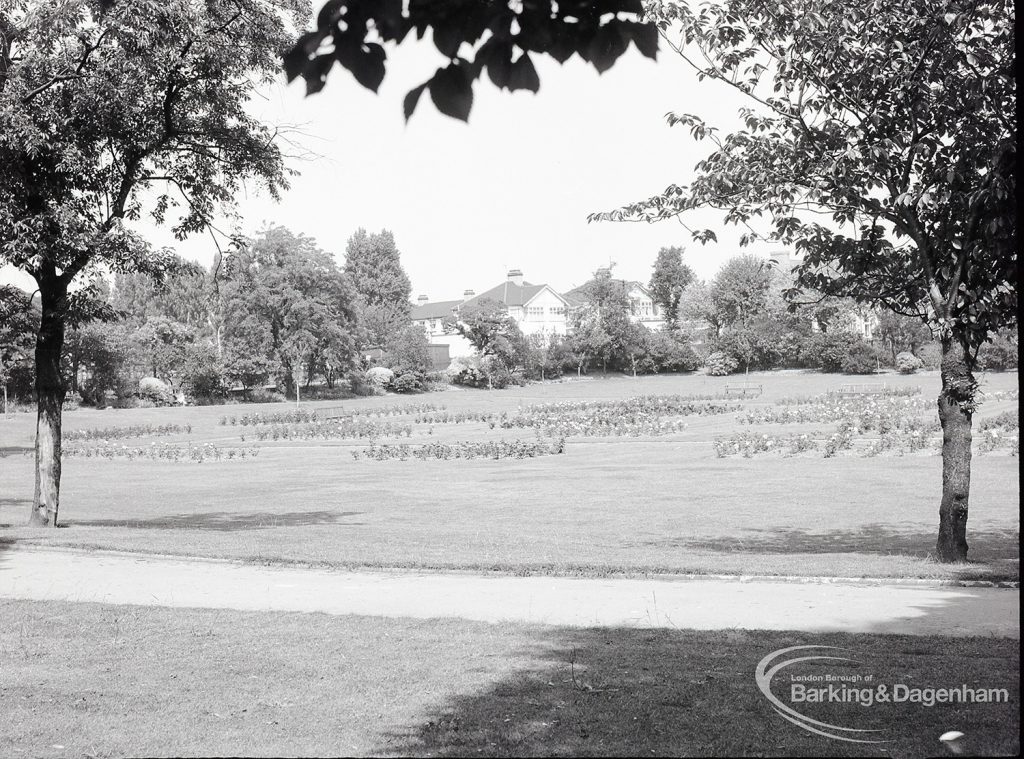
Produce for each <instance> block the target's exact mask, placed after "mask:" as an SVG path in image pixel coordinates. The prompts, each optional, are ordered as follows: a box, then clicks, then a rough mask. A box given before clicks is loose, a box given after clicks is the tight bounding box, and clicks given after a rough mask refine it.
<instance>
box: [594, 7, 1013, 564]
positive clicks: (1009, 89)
mask: <svg viewBox="0 0 1024 759" xmlns="http://www.w3.org/2000/svg"><path fill="white" fill-rule="evenodd" d="M647 11H648V17H649V18H650V19H651V20H652V21H654V22H655V23H657V24H658V27H659V30H660V32H661V35H662V37H663V38H664V39H666V40H667V41H669V44H670V45H671V46H672V48H673V49H675V50H676V52H677V53H678V54H679V55H680V56H681V57H682V58H683V60H684V61H686V62H688V63H689V64H690V65H691V66H693V68H694V69H696V71H697V72H698V74H699V76H700V77H701V78H702V79H707V80H713V81H716V82H718V83H720V84H721V85H722V86H726V87H731V88H733V89H735V90H737V91H739V92H740V93H742V94H743V95H745V96H746V97H748V98H749V102H750V103H751V106H750V107H748V108H744V109H743V110H742V111H741V115H742V117H743V120H744V128H743V129H741V130H739V131H737V132H734V133H733V134H730V135H727V136H724V137H723V136H719V135H718V134H717V133H716V130H715V129H714V128H711V127H709V126H707V125H706V124H705V123H704V122H703V121H702V120H701V119H700V118H699V117H697V116H694V115H689V114H686V115H675V114H670V115H669V117H668V120H669V123H670V124H681V125H684V126H686V127H688V128H689V130H690V132H691V134H692V135H693V136H694V137H696V138H698V139H705V138H706V139H708V140H710V141H712V142H713V143H714V149H713V152H712V153H711V154H710V155H709V156H708V157H707V158H706V159H705V160H703V161H701V162H700V163H699V164H698V166H697V171H696V175H695V177H694V178H693V179H692V180H691V181H690V183H689V184H688V185H686V186H678V185H673V186H670V187H669V188H667V189H666V190H665V192H663V193H661V194H660V195H657V196H655V197H652V198H650V199H649V200H646V201H642V202H639V203H635V204H632V205H630V206H627V207H625V208H622V209H619V210H617V211H613V212H610V213H603V214H594V215H592V217H591V218H592V219H615V220H637V221H639V220H644V221H650V220H655V219H665V218H672V217H679V216H680V215H681V214H685V213H686V212H687V211H690V210H692V209H696V208H702V207H703V208H716V209H721V210H723V211H724V212H725V217H724V219H725V221H726V222H727V223H735V224H743V225H748V226H749V227H751V228H752V229H753V231H751V232H747V233H744V235H743V237H742V238H741V242H742V243H749V242H751V241H753V240H755V239H758V238H759V237H762V238H768V237H770V238H772V239H774V240H775V241H778V242H782V243H785V244H789V245H794V246H795V247H796V249H797V250H798V251H800V252H803V254H804V256H803V260H802V262H801V264H800V266H799V267H798V276H799V282H798V284H799V285H800V286H803V287H809V288H814V289H817V290H818V291H820V292H822V293H824V294H829V295H838V296H848V297H852V298H855V299H857V300H858V301H862V302H865V303H869V304H872V305H875V306H881V307H887V308H890V309H891V310H893V311H895V312H897V313H901V314H906V315H911V316H916V317H918V318H920V319H922V320H923V321H927V322H928V323H929V324H930V325H931V326H932V327H933V329H934V330H935V331H936V332H937V334H938V335H939V337H940V341H941V346H942V364H941V376H942V389H941V391H940V393H939V397H938V410H939V419H940V421H941V424H942V431H943V445H942V462H943V473H942V500H941V502H940V505H939V531H938V538H937V540H936V551H937V554H938V557H939V559H940V560H942V561H959V560H964V559H966V556H967V550H968V544H967V516H968V503H969V494H970V472H971V423H972V415H973V413H974V410H975V406H976V392H977V382H976V380H975V378H974V371H975V369H976V367H977V354H978V351H979V349H980V348H981V346H982V345H983V344H984V343H985V341H986V340H988V339H989V338H990V337H991V335H992V334H993V333H995V332H996V331H997V330H998V329H1000V328H1001V327H1004V326H1006V325H1008V324H1010V323H1011V322H1012V321H1013V319H1014V317H1015V314H1016V310H1017V292H1016V286H1015V282H1016V275H1017V249H1016V211H1017V195H1016V176H1015V170H1016V162H1017V147H1016V122H1015V118H1014V112H1015V105H1016V100H1015V90H1014V87H1015V79H1014V73H1013V62H1014V40H1015V28H1014V10H1013V5H1012V4H1011V3H1009V2H1007V1H1006V0H996V1H994V2H992V1H985V0H982V1H981V2H973V0H972V2H966V1H965V0H954V1H953V2H947V1H945V0H943V1H941V2H940V0H923V1H922V2H917V3H903V2H900V1H899V0H869V1H868V2H866V3H865V2H853V1H852V0H833V1H832V2H827V3H825V4H823V5H819V6H815V7H814V8H809V7H807V6H806V5H805V4H803V3H799V2H796V0H770V1H769V0H721V2H719V3H718V4H716V5H702V6H700V8H699V9H695V8H694V7H692V6H690V5H686V4H675V3H670V2H652V3H650V4H649V5H648V6H647ZM676 40H678V42H677V41H676ZM821 214H824V215H825V216H828V217H831V222H832V223H831V224H830V225H829V226H826V225H825V224H824V223H823V222H822V219H821ZM762 219H763V220H764V222H761V221H759V220H762ZM762 223H763V224H765V226H760V227H756V228H755V227H754V225H755V224H762ZM694 237H695V239H698V240H702V241H707V240H709V239H713V238H714V232H713V231H712V230H695V231H694Z"/></svg>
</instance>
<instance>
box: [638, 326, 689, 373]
mask: <svg viewBox="0 0 1024 759" xmlns="http://www.w3.org/2000/svg"><path fill="white" fill-rule="evenodd" d="M650 354H651V355H650V358H651V362H652V363H653V364H654V371H662V372H692V371H695V370H696V369H697V367H699V366H700V363H701V361H700V358H699V357H698V356H697V352H696V351H695V350H694V349H693V346H691V345H690V344H689V343H686V342H683V341H681V340H677V339H676V338H675V337H673V336H672V335H671V334H669V333H668V332H653V333H652V334H651V337H650Z"/></svg>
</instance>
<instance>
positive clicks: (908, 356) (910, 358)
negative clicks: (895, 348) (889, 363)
mask: <svg viewBox="0 0 1024 759" xmlns="http://www.w3.org/2000/svg"><path fill="white" fill-rule="evenodd" d="M923 366H924V362H923V361H922V360H921V359H919V358H918V357H917V356H915V355H914V354H913V353H910V352H909V351H904V352H903V353H898V354H897V355H896V371H898V372H899V373H900V374H913V373H914V372H916V371H917V370H918V369H920V368H921V367H923Z"/></svg>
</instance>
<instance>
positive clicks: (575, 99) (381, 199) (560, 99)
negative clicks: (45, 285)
mask: <svg viewBox="0 0 1024 759" xmlns="http://www.w3.org/2000/svg"><path fill="white" fill-rule="evenodd" d="M443 63H444V59H443V58H442V56H441V55H440V54H439V53H438V52H437V51H436V50H435V49H434V48H433V45H432V44H431V43H430V42H429V40H423V41H416V40H413V39H412V38H411V37H410V38H409V40H408V41H407V42H406V43H404V44H403V45H402V46H400V47H398V48H393V49H391V50H390V51H389V65H388V75H387V77H386V79H385V82H384V84H383V85H382V86H381V88H380V92H379V94H376V95H375V94H374V93H372V92H370V91H368V90H365V89H363V88H362V87H361V86H359V85H358V84H357V83H356V82H355V80H354V79H353V78H352V77H351V75H350V74H349V73H348V72H347V71H345V70H343V69H341V68H340V67H337V66H336V67H335V68H334V69H333V71H332V75H331V76H330V77H329V79H328V82H327V87H326V88H325V89H324V90H323V91H322V92H321V93H319V94H317V95H314V96H311V97H306V96H305V94H304V86H303V83H302V82H301V81H299V82H295V83H293V84H291V85H287V84H285V83H284V81H283V77H282V81H281V82H280V83H278V84H275V85H274V86H272V87H271V88H269V89H268V90H266V91H265V92H263V93H261V97H260V98H257V99H256V100H254V102H253V104H252V111H253V113H254V114H256V115H257V116H259V117H260V118H261V119H263V120H265V121H267V122H269V123H273V124H276V125H280V126H283V127H288V128H289V140H290V142H291V144H289V145H285V148H286V152H288V153H289V154H290V155H293V156H294V157H293V158H290V159H289V161H288V165H289V166H290V167H291V168H293V169H295V170H297V171H298V172H299V175H298V176H295V177H293V178H292V180H291V188H290V189H289V190H288V191H287V192H286V193H285V194H284V196H283V197H282V199H281V202H280V203H275V202H274V201H273V200H272V199H271V198H270V197H269V196H267V195H266V194H265V193H262V192H260V191H259V189H258V188H256V187H252V188H249V189H248V191H247V193H246V194H245V195H244V196H242V197H239V198H238V199H237V200H238V211H239V213H240V218H241V221H240V225H239V231H241V232H242V233H243V234H247V235H252V234H254V233H255V232H256V231H258V230H259V229H260V228H261V227H262V226H263V225H264V224H268V223H272V224H280V225H283V226H286V227H289V228H290V229H292V230H294V231H296V232H301V233H304V234H306V235H309V236H311V237H314V238H315V239H316V240H317V242H318V243H319V245H320V247H321V248H323V249H324V250H327V251H330V252H332V253H333V254H335V256H336V258H337V260H338V262H339V264H341V263H343V262H344V250H345V243H346V241H347V240H348V238H349V237H350V236H351V235H352V233H353V232H354V231H355V230H356V229H357V228H359V227H364V228H366V229H367V230H368V231H370V232H376V231H379V230H381V229H389V230H391V231H392V232H393V233H394V236H395V240H396V243H397V245H398V247H399V250H400V251H401V254H402V264H403V266H404V267H405V270H406V272H407V273H408V274H409V277H410V278H411V280H412V284H413V298H415V297H417V296H418V295H420V294H425V295H427V296H428V297H429V298H430V299H431V300H448V299H455V298H459V297H461V295H462V292H463V291H464V290H466V289H472V290H475V291H477V292H481V291H483V290H486V289H488V288H490V287H493V286H494V285H496V284H498V283H500V282H501V281H503V280H504V278H505V276H506V272H507V271H508V270H509V269H513V268H519V269H521V270H522V271H523V273H524V277H525V279H526V280H527V281H528V282H531V283H533V284H541V283H546V284H550V285H551V286H552V287H554V288H555V289H556V290H559V291H563V292H564V291H566V290H569V289H571V288H572V287H574V286H576V285H579V284H582V283H583V282H584V281H586V280H587V279H588V278H589V277H590V275H591V273H592V272H593V271H594V270H595V269H597V268H599V267H603V266H607V265H608V264H609V263H610V262H614V263H615V269H614V272H615V275H616V276H618V277H623V278H627V279H636V280H640V281H643V282H646V281H647V280H648V279H649V278H650V272H651V266H652V264H653V262H654V258H655V256H656V255H657V252H658V250H659V248H661V247H662V246H668V245H682V246H684V247H685V248H686V253H685V254H684V260H686V261H687V262H688V263H689V264H690V266H692V267H693V268H694V270H695V271H696V272H697V274H698V276H700V277H703V278H707V277H710V276H713V274H714V272H715V271H716V270H717V269H718V267H719V266H720V265H721V264H722V263H723V262H724V261H725V260H726V259H728V258H729V257H730V256H732V255H735V254H736V253H739V252H741V251H740V248H739V246H738V239H739V235H740V230H739V229H738V228H736V227H733V226H728V227H726V226H724V225H723V223H722V220H721V214H720V213H718V212H706V213H705V212H702V213H700V214H699V215H697V214H695V215H693V216H690V217H688V218H687V223H688V224H689V225H690V226H691V227H695V228H696V227H709V228H712V229H715V230H716V232H717V233H718V238H719V243H718V244H709V245H706V246H705V245H701V244H699V243H696V242H694V241H693V240H692V239H691V238H690V234H689V232H688V231H687V230H686V229H685V228H684V227H683V226H682V225H680V224H679V223H677V222H676V221H662V222H658V223H655V224H646V223H640V224H637V223H610V222H603V223H594V224H588V223H587V214H588V213H591V212H594V211H604V210H611V209H614V208H617V207H619V206H621V205H623V204H626V203H629V202H633V201H637V200H641V199H644V198H647V197H649V196H651V195H654V194H657V193H659V192H660V191H662V190H663V189H664V188H665V187H666V186H668V185H669V184H672V183H677V184H684V183H686V182H687V181H688V180H689V179H690V178H691V177H692V172H693V167H694V165H695V164H696V163H697V162H698V161H699V160H700V159H701V158H703V157H704V156H705V155H706V154H707V153H708V152H709V151H710V149H711V146H710V143H697V142H694V141H693V140H692V139H691V137H690V135H689V132H688V131H687V130H686V128H685V127H681V126H677V127H674V128H673V127H669V126H668V125H667V123H666V121H665V118H664V116H665V114H666V113H667V112H669V111H675V112H682V113H696V114H699V115H700V116H701V117H702V118H703V119H704V120H705V121H707V122H708V123H709V124H710V125H712V126H718V127H720V128H721V129H723V130H728V129H730V128H735V127H737V126H738V125H739V121H738V118H737V110H738V108H739V107H740V106H741V105H743V104H744V103H743V102H742V100H741V99H740V96H739V95H738V94H736V93H734V92H733V91H732V90H730V88H728V87H727V86H726V85H722V84H719V83H715V82H709V81H704V82H698V81H697V79H696V76H695V75H694V74H693V73H692V71H691V70H690V69H689V68H688V66H687V64H686V63H685V62H684V61H682V60H681V59H680V58H678V57H677V56H675V54H673V53H672V52H671V51H670V50H669V51H667V52H666V51H660V52H659V57H658V61H657V62H654V61H651V60H650V59H646V58H644V57H642V56H641V55H640V54H639V53H638V52H637V51H636V50H635V49H634V48H633V47H632V46H631V47H630V49H629V50H628V51H627V53H626V54H625V55H623V57H622V58H620V59H619V61H618V62H617V63H616V65H615V66H613V67H612V68H611V69H610V70H609V71H607V72H605V73H604V74H603V75H599V74H598V73H597V71H596V70H595V69H593V68H592V67H590V66H589V65H588V64H586V63H584V62H583V61H581V60H580V59H579V58H577V57H574V58H572V59H570V60H569V61H567V62H566V63H565V64H564V65H561V66H560V65H559V64H558V63H556V62H555V61H551V60H548V59H541V58H539V57H535V63H536V66H537V70H538V73H539V74H540V80H541V88H540V91H539V92H538V93H537V94H533V93H529V92H518V93H515V94H512V93H508V92H503V91H499V90H497V89H496V88H495V87H494V86H493V85H492V84H491V83H490V81H489V80H488V79H487V78H486V76H485V77H484V78H483V79H482V80H480V81H479V82H477V84H476V86H475V88H474V93H475V100H474V104H473V110H472V113H471V115H470V119H469V123H468V124H466V123H463V122H460V121H456V120H454V119H451V118H448V117H446V116H444V115H442V114H440V113H439V112H438V111H437V110H436V109H435V107H434V105H433V103H432V102H430V98H429V96H426V95H425V96H424V97H423V98H421V99H420V102H419V106H418V108H417V111H416V113H415V114H414V115H413V117H412V119H410V121H409V123H408V124H406V123H405V120H404V118H403V114H402V100H403V97H404V96H405V93H406V92H407V91H408V90H410V89H411V88H413V87H415V86H416V85H418V84H420V83H421V82H423V81H424V80H425V79H427V78H429V76H430V74H431V73H432V72H433V70H434V69H435V68H436V67H437V66H438V65H439V64H442V65H443ZM222 225H225V226H228V227H230V226H231V224H230V223H229V222H226V221H224V222H222ZM137 228H138V229H139V230H140V231H142V232H143V233H144V234H145V235H146V236H147V237H148V238H149V239H150V241H151V242H153V243H154V244H156V245H160V246H163V245H167V246H171V247H173V248H175V249H176V250H177V251H178V252H179V253H180V254H181V255H182V256H184V257H186V258H189V259H192V260H195V261H199V262H201V263H204V264H209V263H210V262H211V261H212V260H213V255H214V251H215V247H214V245H213V242H212V241H211V239H210V237H209V235H199V236H196V237H195V238H192V239H189V240H187V241H185V242H178V241H176V240H174V238H173V237H172V236H171V235H170V233H169V231H168V230H167V229H166V228H159V227H156V226H154V225H152V224H148V223H141V224H138V225H137ZM776 249H777V246H774V247H763V248H761V249H760V251H761V252H769V251H773V250H776ZM752 250H755V251H758V250H759V249H758V248H752ZM0 279H7V280H14V281H18V282H20V283H22V284H27V282H26V281H25V280H24V279H19V278H18V277H17V276H13V275H12V273H11V272H10V270H8V271H7V272H5V273H0Z"/></svg>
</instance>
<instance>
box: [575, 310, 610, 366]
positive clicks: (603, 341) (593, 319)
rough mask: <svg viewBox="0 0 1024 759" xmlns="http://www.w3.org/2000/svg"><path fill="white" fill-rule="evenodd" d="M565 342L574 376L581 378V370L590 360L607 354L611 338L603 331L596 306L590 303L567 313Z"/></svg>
mask: <svg viewBox="0 0 1024 759" xmlns="http://www.w3.org/2000/svg"><path fill="white" fill-rule="evenodd" d="M567 342H568V345H569V350H570V351H571V352H572V355H573V357H574V359H575V364H576V376H582V374H583V368H584V367H585V366H587V365H588V364H589V363H590V362H591V361H592V360H594V359H595V358H597V357H599V356H606V355H607V354H608V351H609V350H610V349H611V345H612V338H611V335H609V334H608V332H606V331H605V329H604V325H603V323H602V320H601V315H600V312H599V311H598V309H597V307H596V306H594V305H593V304H591V303H583V304H582V305H579V306H575V307H574V308H573V309H572V311H571V312H570V313H569V338H568V340H567Z"/></svg>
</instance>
